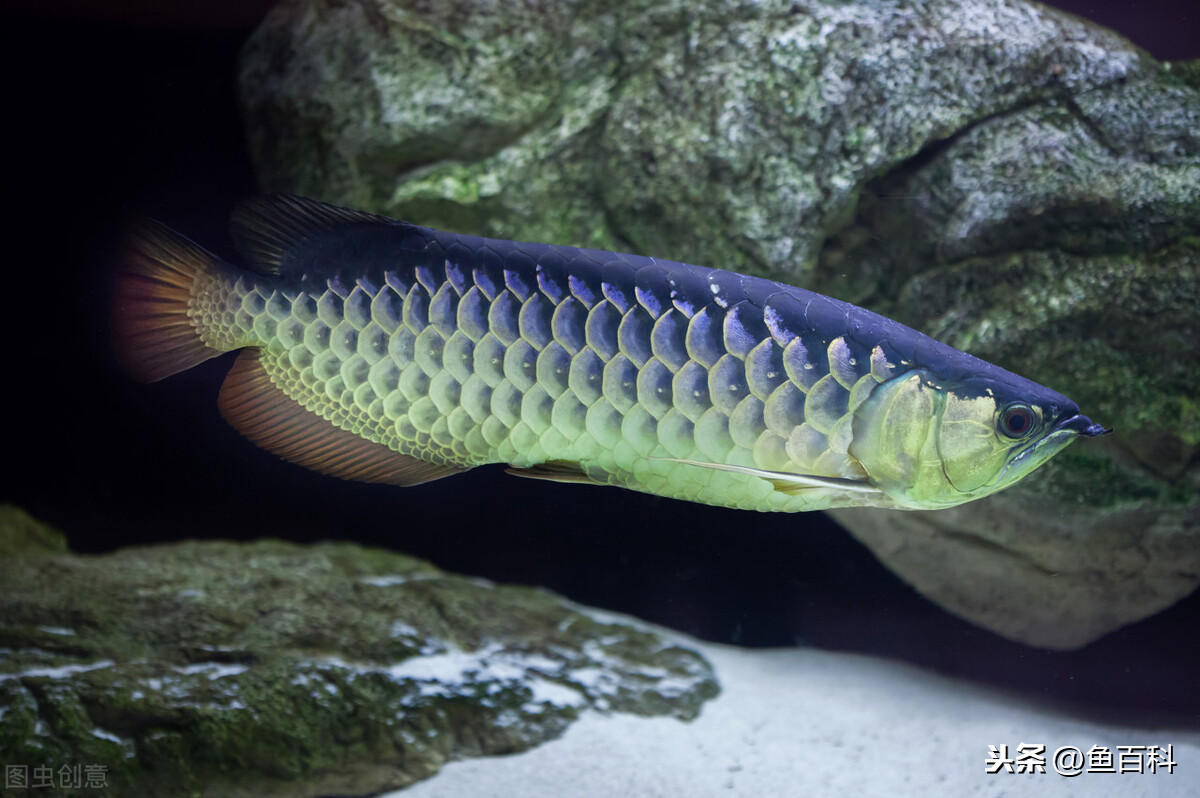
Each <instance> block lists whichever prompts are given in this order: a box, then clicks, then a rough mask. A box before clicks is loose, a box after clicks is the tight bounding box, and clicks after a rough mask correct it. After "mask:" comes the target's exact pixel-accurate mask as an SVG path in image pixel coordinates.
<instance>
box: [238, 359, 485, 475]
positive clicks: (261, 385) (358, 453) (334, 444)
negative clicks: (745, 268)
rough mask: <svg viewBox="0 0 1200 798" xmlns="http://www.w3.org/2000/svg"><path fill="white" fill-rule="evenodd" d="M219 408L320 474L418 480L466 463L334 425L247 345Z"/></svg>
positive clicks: (258, 439) (259, 439)
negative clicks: (406, 451) (411, 451)
mask: <svg viewBox="0 0 1200 798" xmlns="http://www.w3.org/2000/svg"><path fill="white" fill-rule="evenodd" d="M219 405H220V408H221V414H222V415H223V416H225V420H226V421H228V422H229V423H230V424H231V425H232V426H233V427H234V429H236V430H237V431H238V432H240V433H242V434H243V435H245V436H246V437H247V438H249V439H250V440H251V441H253V442H254V443H256V444H257V445H259V446H261V447H262V448H264V449H266V450H267V451H269V452H271V453H273V454H276V455H278V456H279V457H282V458H283V459H284V460H287V461H289V462H292V463H296V464H297V465H302V466H304V467H305V468H310V469H312V470H313V471H317V472H319V473H322V474H328V475H330V476H334V477H340V478H342V479H352V480H357V481H359V482H378V483H383V484H387V485H404V486H408V485H420V484H421V483H422V482H432V481H433V480H435V479H441V478H442V477H448V476H451V475H453V474H457V473H459V472H461V471H465V470H467V469H465V468H460V467H456V466H447V465H439V464H436V463H427V462H425V461H423V460H418V459H417V458H415V457H409V456H408V455H403V454H400V453H399V452H394V451H392V450H391V449H389V448H387V447H386V446H383V445H382V444H378V443H374V442H372V441H369V440H367V439H365V438H362V437H360V436H358V435H355V434H354V433H353V432H348V431H346V430H344V429H340V428H338V427H335V426H334V425H333V424H332V423H330V422H329V421H326V420H325V419H323V418H321V417H320V416H318V415H317V414H315V413H313V412H311V411H309V410H306V409H305V408H304V407H303V406H302V405H300V404H299V403H298V402H297V401H296V400H295V399H293V398H291V397H290V396H288V395H287V394H286V393H284V392H283V390H281V389H280V388H279V386H277V385H276V384H275V383H274V382H272V381H271V377H270V375H269V374H268V373H267V370H266V368H265V367H264V366H263V363H262V360H261V355H260V353H259V351H258V350H257V349H246V350H244V351H243V352H242V353H241V354H240V355H238V359H237V360H236V361H235V362H234V364H233V368H232V369H230V371H229V374H228V376H226V377H225V382H224V383H223V384H222V385H221V396H220V400H219Z"/></svg>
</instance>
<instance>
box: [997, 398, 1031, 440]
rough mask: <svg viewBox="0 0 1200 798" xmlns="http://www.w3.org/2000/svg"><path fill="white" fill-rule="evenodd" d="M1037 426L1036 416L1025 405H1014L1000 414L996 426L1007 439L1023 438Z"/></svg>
mask: <svg viewBox="0 0 1200 798" xmlns="http://www.w3.org/2000/svg"><path fill="white" fill-rule="evenodd" d="M1036 424H1037V415H1035V414H1034V412H1033V408H1032V407H1030V406H1029V405H1027V404H1021V403H1014V404H1011V405H1009V406H1008V407H1006V408H1004V410H1002V411H1001V412H1000V421H999V423H998V424H997V426H998V427H999V429H1000V432H1001V433H1002V434H1003V435H1004V436H1005V437H1008V438H1024V437H1025V436H1026V435H1028V434H1029V433H1030V432H1032V431H1033V428H1034V426H1035V425H1036Z"/></svg>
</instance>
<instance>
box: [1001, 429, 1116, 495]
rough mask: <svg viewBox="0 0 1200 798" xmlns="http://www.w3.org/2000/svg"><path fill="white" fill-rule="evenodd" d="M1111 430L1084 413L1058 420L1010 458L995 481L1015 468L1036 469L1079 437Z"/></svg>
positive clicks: (1106, 433)
mask: <svg viewBox="0 0 1200 798" xmlns="http://www.w3.org/2000/svg"><path fill="white" fill-rule="evenodd" d="M1110 432H1112V430H1111V429H1105V428H1104V427H1103V426H1101V425H1100V424H1097V423H1095V422H1094V421H1092V420H1091V419H1090V418H1088V417H1087V416H1085V415H1083V414H1082V413H1079V414H1076V415H1074V416H1071V417H1070V418H1065V419H1063V420H1062V421H1060V422H1058V424H1057V425H1055V427H1054V429H1052V430H1050V432H1048V433H1046V435H1044V436H1043V437H1042V438H1040V439H1038V440H1035V441H1034V442H1033V443H1031V444H1030V445H1029V446H1026V447H1025V448H1024V449H1022V450H1021V451H1019V452H1018V453H1017V455H1016V456H1015V457H1013V458H1012V459H1011V460H1009V461H1008V464H1007V465H1006V466H1005V467H1004V469H1003V470H1002V471H1001V472H1000V476H999V477H998V478H997V479H996V481H995V482H996V483H999V482H1001V481H1002V480H1003V479H1004V477H1005V475H1007V474H1008V473H1009V472H1010V471H1013V470H1014V469H1016V470H1017V471H1018V472H1020V471H1023V472H1024V473H1026V474H1028V473H1030V472H1032V471H1034V470H1035V469H1037V467H1038V466H1040V465H1041V464H1042V463H1044V462H1046V461H1047V460H1049V459H1050V458H1051V457H1053V456H1054V455H1056V454H1058V453H1059V452H1060V451H1062V450H1063V449H1064V448H1065V447H1066V446H1067V444H1069V443H1070V442H1071V441H1073V440H1075V438H1077V437H1084V438H1095V437H1098V436H1100V435H1108V434H1109V433H1110Z"/></svg>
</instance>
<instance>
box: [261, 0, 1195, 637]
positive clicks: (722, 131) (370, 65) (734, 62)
mask: <svg viewBox="0 0 1200 798" xmlns="http://www.w3.org/2000/svg"><path fill="white" fill-rule="evenodd" d="M240 85H241V93H242V102H243V107H244V110H245V116H246V120H247V131H248V137H249V140H250V143H251V149H252V151H253V155H254V159H255V162H256V165H257V169H258V173H259V176H260V180H261V183H262V185H263V187H264V188H265V189H268V190H284V191H297V192H300V193H304V194H310V195H314V196H318V197H320V198H323V199H327V200H331V201H338V202H342V203H345V204H349V205H354V206H359V207H364V208H370V209H373V210H377V211H381V212H385V213H388V214H391V215H394V216H399V217H402V218H409V219H412V220H414V221H419V222H421V223H425V224H429V225H431V226H440V227H445V228H448V229H453V230H459V231H463V232H475V233H481V234H488V235H499V236H502V237H506V238H515V239H525V240H535V241H547V242H555V243H564V244H565V243H570V244H577V245H581V246H598V247H603V248H609V249H618V250H626V251H637V252H644V253H647V254H652V255H661V256H665V257H670V258H674V259H679V260H689V261H693V262H697V263H701V264H704V265H712V266H725V267H730V268H734V269H737V270H740V271H746V272H755V273H761V274H768V275H772V276H776V277H780V278H784V279H788V280H791V281H794V282H798V283H801V284H804V285H805V286H806V287H811V288H815V289H817V290H820V291H823V292H825V293H828V294H831V295H835V296H839V297H840V298H843V299H847V300H850V301H854V302H857V303H859V304H862V305H865V306H868V307H870V308H872V309H873V310H877V311H880V312H882V313H884V314H886V315H889V316H892V317H893V318H896V319H898V320H899V321H902V322H905V323H907V324H910V325H912V326H915V327H917V328H918V329H921V330H923V331H924V332H927V333H930V334H932V335H934V336H936V337H939V338H941V339H942V340H944V341H946V342H947V343H950V344H952V345H954V346H957V347H960V348H963V349H966V350H968V351H970V352H972V353H973V354H977V355H980V356H981V357H984V358H986V359H988V360H991V361H992V362H995V363H998V364H999V365H1002V366H1004V367H1006V368H1010V369H1012V370H1013V371H1016V372H1019V373H1022V374H1024V375H1026V376H1029V377H1031V378H1033V379H1036V380H1038V381H1040V382H1042V383H1044V384H1047V385H1049V386H1051V387H1053V388H1056V389H1058V390H1061V391H1062V392H1064V393H1066V394H1068V395H1070V396H1072V397H1073V398H1075V399H1076V400H1077V401H1078V402H1079V403H1080V405H1081V406H1082V407H1083V408H1084V410H1085V412H1087V413H1088V414H1089V415H1090V416H1091V417H1092V418H1093V419H1096V420H1098V421H1100V422H1102V423H1104V424H1106V425H1109V426H1112V427H1115V429H1116V430H1117V431H1116V434H1114V435H1113V436H1110V437H1108V438H1105V439H1103V440H1094V441H1088V442H1086V443H1083V444H1078V445H1076V446H1074V447H1072V448H1071V449H1070V450H1068V451H1067V452H1066V453H1064V454H1063V455H1060V456H1059V457H1058V458H1056V459H1055V460H1053V461H1052V462H1051V463H1050V464H1049V465H1047V466H1045V467H1044V468H1042V469H1041V470H1039V471H1038V472H1037V473H1036V475H1035V476H1034V477H1032V478H1031V479H1029V480H1026V481H1025V482H1024V483H1022V484H1021V485H1019V486H1018V487H1016V488H1014V489H1012V490H1011V491H1009V492H1008V493H1007V494H1004V495H1001V496H998V497H994V498H993V499H991V500H987V501H984V502H979V503H976V504H972V505H970V506H967V507H962V508H957V509H955V510H953V511H949V512H952V513H953V514H952V515H947V514H945V513H942V514H926V513H921V514H913V515H911V516H903V517H901V516H892V515H882V514H879V513H872V512H869V511H861V512H860V511H855V512H852V513H850V512H846V513H839V514H838V516H837V517H838V518H839V520H840V521H841V522H842V523H843V524H845V525H846V526H848V528H850V529H851V531H852V532H854V533H855V534H857V535H859V536H860V537H862V538H863V539H864V541H866V542H867V543H868V544H869V545H870V546H871V547H872V549H873V550H874V551H875V552H876V553H877V554H878V555H879V556H880V557H881V558H882V559H883V560H884V561H885V562H887V563H888V564H889V565H892V567H894V568H896V569H897V570H898V571H899V572H901V573H902V574H904V576H905V577H906V578H907V579H909V580H910V581H911V582H912V583H913V584H914V585H915V586H916V587H917V588H918V589H919V590H922V591H923V592H924V593H925V594H926V595H928V596H930V597H931V598H933V599H934V600H936V601H939V602H941V603H942V604H943V605H944V606H946V607H948V608H949V609H951V610H953V611H955V612H957V613H959V614H961V615H963V616H965V617H967V618H970V619H972V620H974V621H976V622H978V623H981V624H983V625H984V626H987V627H989V628H992V629H995V630H997V631H999V632H1001V633H1003V634H1006V635H1009V636H1012V637H1015V638H1016V639H1020V640H1024V641H1026V642H1030V643H1034V644H1038V645H1047V646H1057V647H1064V646H1074V645H1080V644H1082V643H1085V642H1087V640H1090V639H1094V638H1095V637H1096V636H1098V635H1100V634H1103V633H1104V632H1105V631H1108V630H1111V629H1113V628H1115V627H1116V626H1119V625H1120V624H1122V623H1126V622H1128V621H1130V620H1133V619H1135V618H1138V617H1141V616H1142V615H1144V614H1146V613H1147V612H1152V611H1154V610H1155V609H1157V608H1159V607H1162V606H1165V605H1167V604H1169V603H1170V602H1171V601H1172V600H1174V599H1175V598H1178V597H1179V596H1182V595H1185V594H1187V593H1188V592H1190V591H1191V590H1192V589H1194V587H1195V585H1196V584H1197V583H1198V582H1200V547H1198V546H1197V544H1196V529H1197V518H1198V515H1200V502H1198V501H1197V499H1196V496H1197V494H1198V493H1200V490H1198V488H1200V458H1198V457H1197V452H1198V447H1200V405H1198V404H1197V399H1196V397H1197V396H1200V369H1196V368H1195V364H1196V363H1197V362H1200V351H1198V346H1200V345H1198V343H1197V342H1198V341H1200V326H1198V324H1200V322H1198V320H1197V319H1198V317H1197V314H1196V308H1197V307H1198V306H1200V303H1198V300H1200V281H1198V280H1197V274H1198V268H1197V266H1198V263H1200V237H1198V236H1200V133H1198V132H1197V131H1200V65H1198V64H1197V63H1195V62H1192V63H1188V64H1159V63H1157V62H1155V61H1154V60H1153V59H1151V58H1150V57H1149V56H1148V55H1147V54H1146V53H1144V52H1143V51H1140V50H1138V49H1137V48H1135V47H1133V46H1131V45H1130V44H1129V43H1128V42H1126V41H1124V40H1123V39H1121V38H1120V37H1118V36H1116V35H1115V34H1113V33H1111V32H1109V31H1106V30H1103V29H1101V28H1098V27H1096V26H1093V25H1090V24H1088V23H1086V22H1085V21H1083V20H1079V19H1076V18H1074V17H1071V16H1068V15H1064V14H1061V13H1059V12H1057V11H1055V10H1053V9H1050V8H1046V7H1043V6H1040V5H1037V4H1034V3H1027V2H1022V0H1006V1H1005V2H983V1H982V0H930V1H929V2H917V1H916V0H891V2H878V3H865V2H863V3H843V2H821V1H820V0H801V1H800V2H792V0H787V1H786V2H785V1H783V0H779V1H778V2H764V3H754V4H747V3H741V2H736V0H715V1H714V2H710V3H703V4H693V3H685V2H672V1H671V0H635V1H634V2H630V3H625V4H623V5H622V10H621V13H619V14H618V13H612V12H611V10H610V9H609V6H608V4H606V3H601V2H598V1H593V0H574V1H573V2H562V3H526V4H518V5H511V4H509V5H505V4H495V3H490V2H483V1H482V0H478V1H473V0H465V1H464V2H460V3H455V4H452V5H447V6H439V5H438V4H428V3H422V2H416V0H413V1H412V2H407V1H406V0H362V1H361V2H353V3H349V4H347V3H342V2H333V0H288V2H284V3H283V4H281V5H280V6H279V7H277V8H276V9H275V10H274V11H273V12H272V13H271V15H270V16H269V17H268V18H267V20H266V21H265V22H264V24H263V25H262V27H261V28H260V29H259V31H258V32H257V33H256V35H255V36H254V37H253V38H252V39H251V41H250V42H249V43H248V44H247V46H246V49H245V52H244V58H243V64H242V71H241V81H240ZM718 332H719V331H718ZM694 333H695V334H694ZM698 333H699V330H698V328H697V330H689V332H688V338H687V347H688V351H689V352H690V353H691V355H692V357H701V358H702V359H703V355H704V353H705V352H706V351H707V350H706V349H705V340H704V339H703V338H702V337H701V336H699V334H698ZM804 347H805V348H803V349H801V348H800V346H799V345H798V341H793V342H792V345H790V346H789V347H788V349H787V350H785V353H784V368H785V369H786V370H787V373H788V374H789V376H792V377H793V379H795V378H796V377H795V373H797V369H798V368H800V364H801V360H800V359H799V358H802V357H807V358H813V357H825V353H821V352H818V351H817V350H816V349H815V348H813V347H811V346H809V345H808V344H807V343H806V344H804ZM721 354H722V352H717V353H716V355H715V357H713V358H711V360H712V361H713V362H715V360H716V358H718V357H720V355H721ZM831 357H832V355H831ZM865 357H866V353H860V357H859V359H858V362H859V370H860V371H862V370H863V369H865V366H866V363H867V361H866V359H865ZM704 362H705V365H706V367H707V366H711V365H712V362H709V361H708V360H706V361H704ZM872 367H874V363H873V362H872ZM682 376H683V372H680V373H679V375H677V376H676V378H675V390H676V392H677V393H678V390H679V386H680V382H681V378H682ZM847 376H850V375H847ZM751 387H752V388H753V387H754V386H751ZM846 387H848V386H846ZM718 398H719V397H716V396H714V397H713V399H712V401H714V402H716V401H717V399H718ZM616 401H621V397H620V396H619V395H618V396H617V397H616ZM705 401H706V402H707V401H708V399H707V395H706V397H705ZM593 409H594V408H593ZM698 411H699V412H697V413H695V414H687V413H686V411H685V414H687V415H688V418H690V419H691V420H692V421H693V422H696V423H697V427H698V428H699V426H700V425H699V419H700V418H701V416H702V415H703V413H704V412H705V410H704V409H703V408H699V409H698ZM693 415H694V417H693ZM599 420H600V419H599V416H598V415H597V416H596V417H595V418H593V414H591V413H589V416H588V423H589V429H592V428H593V427H595V428H597V429H600V428H601V426H598V422H599ZM820 421H821V420H820V419H817V423H818V427H819V424H820ZM706 429H707V428H706ZM821 429H822V431H825V430H824V429H823V428H821ZM828 432H830V433H831V434H832V430H829V431H828ZM789 437H790V436H789ZM786 441H787V439H784V438H771V439H768V438H766V437H764V438H762V439H761V440H759V442H758V444H756V457H758V459H759V460H760V461H762V462H766V461H769V460H773V459H778V458H774V456H773V455H772V454H771V453H772V452H773V451H775V450H779V451H782V447H783V445H784V443H785V442H786ZM789 445H799V442H797V443H796V444H791V443H789ZM772 447H774V448H772ZM760 450H761V456H759V454H758V453H759V452H760ZM1031 508H1036V512H1034V511H1033V510H1032V509H1031ZM950 530H952V532H951V531H950ZM1084 541H1086V543H1085V542H1084ZM1133 552H1138V553H1139V554H1137V556H1133V555H1132V554H1131V553H1133ZM1066 561H1069V562H1070V563H1073V567H1071V568H1068V567H1066V566H1065V565H1064V562H1066ZM922 563H925V564H924V565H922ZM935 563H936V565H934V564H935ZM1006 563H1007V564H1008V565H1005V564H1006ZM1010 566H1011V567H1010Z"/></svg>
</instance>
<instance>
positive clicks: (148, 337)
mask: <svg viewBox="0 0 1200 798" xmlns="http://www.w3.org/2000/svg"><path fill="white" fill-rule="evenodd" d="M219 265H220V260H219V259H218V258H217V256H216V255H213V254H212V253H210V252H206V251H205V250H203V249H201V248H200V247H198V246H196V245H195V244H193V243H192V242H191V241H188V240H187V239H186V238H184V237H183V236H181V235H179V234H178V233H176V232H175V231H174V230H171V229H170V228H168V227H166V226H165V225H162V224H159V223H158V222H153V221H150V220H144V221H141V222H139V223H138V224H136V225H135V226H134V228H133V229H132V230H131V231H130V235H129V237H128V240H127V242H126V251H125V253H124V257H123V258H122V264H121V268H120V269H119V270H118V271H117V275H116V292H115V295H114V304H113V332H114V339H115V340H114V345H115V350H116V354H117V359H118V360H119V361H120V363H121V365H122V366H124V367H125V369H126V370H128V371H129V373H130V374H131V375H132V376H133V377H134V379H137V380H140V381H142V382H156V381H157V380H161V379H163V378H164V377H169V376H171V375H172V374H175V373H177V372H180V371H184V370H186V369H189V368H191V367H192V366H195V365H197V364H199V363H203V362H204V361H205V360H208V359H209V358H213V357H216V356H217V355H219V354H221V351H220V350H218V349H213V348H211V347H209V346H207V345H206V344H205V343H204V341H203V340H202V339H201V337H200V334H199V331H198V330H197V328H196V326H195V324H194V323H193V321H192V319H191V318H190V316H189V315H188V305H189V302H190V300H191V298H192V294H193V286H194V285H195V284H196V282H197V281H198V280H202V279H207V278H211V277H215V276H216V274H217V272H218V270H219V268H220V266H219Z"/></svg>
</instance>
